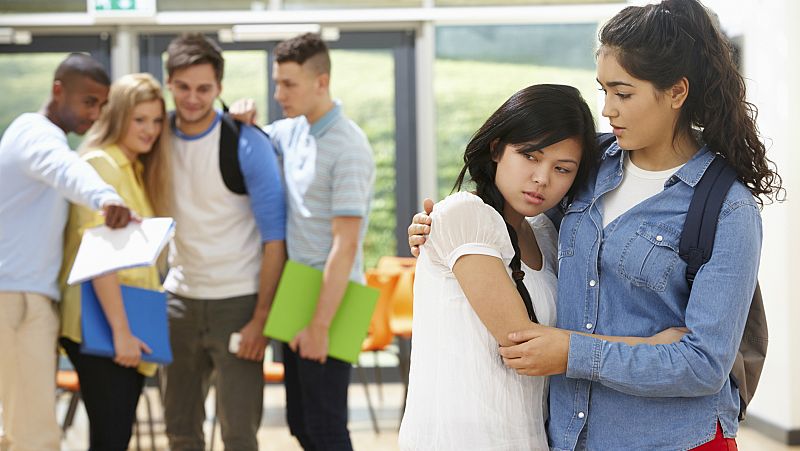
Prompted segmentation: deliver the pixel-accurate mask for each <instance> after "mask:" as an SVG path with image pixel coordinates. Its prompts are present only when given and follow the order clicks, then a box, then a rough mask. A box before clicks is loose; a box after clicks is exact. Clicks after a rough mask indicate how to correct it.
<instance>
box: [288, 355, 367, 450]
mask: <svg viewBox="0 0 800 451" xmlns="http://www.w3.org/2000/svg"><path fill="white" fill-rule="evenodd" d="M283 364H284V368H285V380H284V384H285V386H286V422H287V423H289V431H290V432H291V433H292V435H293V436H294V437H295V438H297V441H298V442H300V445H301V446H302V447H303V449H304V450H306V451H329V450H336V451H339V450H345V451H350V450H352V449H353V445H352V444H351V443H350V432H349V431H348V430H347V387H348V385H349V384H350V369H351V368H352V367H351V365H350V364H349V363H347V362H343V361H341V360H337V359H334V358H330V357H328V360H326V361H325V363H324V364H323V363H319V362H315V361H312V360H307V359H303V358H301V357H300V356H299V355H298V354H296V353H294V352H293V351H292V350H291V349H289V346H288V345H286V344H284V345H283Z"/></svg>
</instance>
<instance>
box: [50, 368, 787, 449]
mask: <svg viewBox="0 0 800 451" xmlns="http://www.w3.org/2000/svg"><path fill="white" fill-rule="evenodd" d="M370 393H371V396H372V401H373V403H374V405H375V406H376V411H377V417H378V423H379V427H380V433H379V434H375V432H374V431H373V429H372V423H371V421H370V417H369V413H368V410H367V403H366V397H365V395H364V388H363V386H362V385H361V384H355V383H354V384H352V385H351V386H350V406H351V408H350V432H351V437H352V440H353V446H354V448H355V449H356V450H368V451H389V450H396V449H397V428H398V425H399V420H400V418H399V416H400V406H401V402H402V396H403V387H402V385H401V384H399V383H390V384H383V401H382V402H381V401H380V400H379V399H378V392H377V385H375V384H370ZM147 395H148V396H149V397H150V399H151V401H152V404H153V407H154V410H155V414H154V417H155V439H156V443H155V446H153V445H152V444H151V441H150V437H149V432H148V429H147V426H146V425H143V430H142V431H141V437H140V447H139V449H142V450H166V449H167V445H166V438H165V437H164V433H163V430H164V426H163V421H162V418H161V410H160V403H159V402H158V393H157V391H156V390H155V389H154V388H149V389H148V392H147ZM283 396H284V393H283V386H282V385H267V386H266V387H265V389H264V404H265V409H264V417H263V421H262V427H261V430H260V431H259V434H258V441H259V444H260V449H261V450H264V451H295V450H300V449H301V448H300V447H299V446H298V445H297V443H296V442H295V440H294V439H293V438H292V437H291V436H290V435H289V431H288V429H287V427H286V422H285V420H284V417H283V415H284V406H285V403H284V398H283ZM66 403H67V401H66V398H64V399H62V400H61V401H60V403H59V411H60V412H59V414H60V415H63V413H64V410H65V409H66ZM212 406H213V403H208V404H207V408H208V411H209V412H211V411H212V410H211V408H212ZM81 409H82V407H80V408H79V410H78V414H77V416H76V419H75V423H74V424H73V426H72V428H70V430H69V431H67V434H66V436H65V439H64V441H63V446H62V451H66V450H69V451H72V450H75V451H77V450H85V449H87V430H88V429H87V420H86V416H85V412H83V410H81ZM139 409H140V412H139V413H140V418H142V419H145V418H146V409H145V405H144V402H140V403H139ZM205 426H206V437H207V438H208V437H210V435H211V432H210V430H211V423H210V422H207V423H206V425H205ZM737 440H738V445H739V449H740V450H742V451H751V450H756V451H789V450H794V451H798V450H800V446H794V447H789V446H785V445H783V444H781V443H778V442H776V441H773V440H771V439H769V438H767V437H765V436H763V435H761V434H760V433H758V432H757V431H754V430H752V429H747V428H742V430H741V431H740V434H739V437H738V439H737ZM130 449H132V450H136V449H137V446H136V440H135V438H134V439H133V440H132V441H131V448H130ZM213 449H216V450H222V449H223V447H222V442H221V440H220V438H219V431H217V433H216V434H215V443H214V448H213Z"/></svg>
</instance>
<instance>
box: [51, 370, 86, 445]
mask: <svg viewBox="0 0 800 451" xmlns="http://www.w3.org/2000/svg"><path fill="white" fill-rule="evenodd" d="M56 388H57V389H58V391H59V392H60V393H69V394H70V398H69V406H68V407H67V413H66V415H65V416H64V422H63V423H61V433H62V434H63V433H66V432H67V429H69V427H70V426H72V420H73V419H74V418H75V411H76V410H77V409H78V403H79V402H80V401H81V384H80V382H79V381H78V373H77V372H75V371H74V370H58V372H57V373H56Z"/></svg>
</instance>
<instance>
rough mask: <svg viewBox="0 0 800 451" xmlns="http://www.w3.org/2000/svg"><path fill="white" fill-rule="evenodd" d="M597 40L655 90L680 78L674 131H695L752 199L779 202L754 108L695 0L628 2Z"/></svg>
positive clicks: (728, 51)
mask: <svg viewBox="0 0 800 451" xmlns="http://www.w3.org/2000/svg"><path fill="white" fill-rule="evenodd" d="M600 44H601V48H600V50H599V51H598V52H603V51H610V52H611V54H612V55H614V56H615V57H616V58H617V61H618V62H619V64H620V65H621V66H622V67H623V68H624V69H625V70H626V71H627V72H628V73H629V74H631V75H632V76H633V77H635V78H638V79H640V80H645V81H648V82H650V83H652V84H653V85H654V86H655V87H656V88H657V89H660V90H666V89H668V88H670V87H671V86H673V85H674V84H675V83H677V82H678V81H679V80H680V79H681V78H683V77H686V78H687V79H688V80H689V95H688V97H687V99H686V101H685V103H684V104H683V108H682V109H681V113H680V117H679V119H678V122H677V124H676V125H675V130H674V136H675V137H677V136H680V135H681V134H683V133H688V132H690V130H691V129H692V128H697V129H700V130H702V139H703V141H704V142H705V144H707V145H708V146H709V147H710V149H711V150H712V151H714V152H716V153H718V154H720V155H722V156H723V157H725V159H726V160H727V161H728V163H729V164H730V165H731V166H732V167H733V168H734V169H735V170H736V173H737V174H738V175H739V179H740V180H741V181H742V183H744V184H745V185H746V186H747V188H748V189H749V190H750V192H751V193H753V196H754V197H755V198H756V201H757V202H758V203H759V204H760V205H762V206H763V200H762V198H761V197H762V196H763V197H764V198H766V199H769V200H770V201H772V200H773V198H775V199H777V200H783V197H784V190H783V188H782V187H781V177H780V176H779V175H778V173H777V172H776V171H775V170H773V169H771V167H774V164H773V163H772V161H770V160H769V159H768V158H767V157H766V147H765V146H764V143H763V142H761V140H760V139H759V134H758V127H757V126H756V116H757V115H758V110H757V108H756V107H755V105H753V104H751V103H750V102H748V101H747V100H746V99H745V83H744V79H743V78H742V76H741V74H739V70H738V69H737V67H736V64H735V62H734V57H733V49H732V46H731V45H730V42H728V40H727V39H726V38H724V37H723V35H722V34H721V33H720V31H719V29H718V27H717V25H716V23H715V21H714V20H713V19H712V18H711V15H710V14H709V12H708V11H707V10H706V8H705V7H704V6H703V5H702V4H701V3H700V2H698V1H697V0H664V1H662V2H661V3H659V4H655V5H646V6H629V7H627V8H625V9H623V10H622V11H620V12H619V13H618V14H617V15H616V16H614V17H613V18H612V19H611V20H609V21H608V23H606V24H605V25H604V26H603V28H602V29H601V30H600Z"/></svg>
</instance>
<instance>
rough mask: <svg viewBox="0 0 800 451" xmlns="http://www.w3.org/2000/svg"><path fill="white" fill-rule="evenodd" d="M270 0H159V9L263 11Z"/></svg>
mask: <svg viewBox="0 0 800 451" xmlns="http://www.w3.org/2000/svg"><path fill="white" fill-rule="evenodd" d="M268 6H269V0H263V1H258V0H224V1H221V0H192V1H187V0H158V1H157V2H156V9H157V10H158V11H221V10H230V11H250V10H256V11H261V10H265V9H267V7H268Z"/></svg>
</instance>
